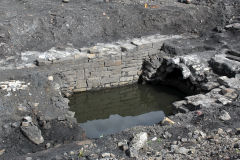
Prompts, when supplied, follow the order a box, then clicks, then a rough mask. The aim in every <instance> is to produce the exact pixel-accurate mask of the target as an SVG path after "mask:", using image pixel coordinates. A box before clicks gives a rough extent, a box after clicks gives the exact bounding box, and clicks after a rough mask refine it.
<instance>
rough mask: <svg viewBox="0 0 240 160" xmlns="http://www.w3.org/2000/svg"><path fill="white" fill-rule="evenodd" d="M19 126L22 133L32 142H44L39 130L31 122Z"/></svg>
mask: <svg viewBox="0 0 240 160" xmlns="http://www.w3.org/2000/svg"><path fill="white" fill-rule="evenodd" d="M20 128H21V131H22V132H23V134H24V135H25V136H26V137H27V138H28V139H29V140H31V141H32V142H33V143H35V144H41V143H43V142H44V139H43V137H42V133H41V130H40V129H39V128H38V127H37V126H36V125H34V124H33V123H29V125H28V126H21V127H20Z"/></svg>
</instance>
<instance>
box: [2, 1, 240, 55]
mask: <svg viewBox="0 0 240 160" xmlns="http://www.w3.org/2000/svg"><path fill="white" fill-rule="evenodd" d="M0 3H1V4H0V8H1V10H0V13H1V14H0V20H1V21H0V35H1V39H0V41H1V42H3V43H6V45H7V46H5V45H3V46H2V47H1V55H2V54H3V53H8V52H10V53H11V52H19V51H28V50H40V51H45V50H47V49H49V48H51V47H53V46H59V47H63V46H65V45H67V44H69V43H70V44H73V45H74V47H76V48H78V47H83V46H86V45H93V44H95V43H97V42H110V41H114V40H117V39H126V38H132V37H140V36H143V35H150V34H154V33H161V34H172V33H174V34H177V33H186V32H192V33H205V32H208V31H210V30H212V29H213V28H214V27H215V26H220V27H223V26H224V25H225V23H226V22H227V21H228V20H229V19H231V18H232V17H233V16H234V9H235V7H236V9H237V7H238V6H237V5H239V4H238V2H237V1H236V2H234V1H233V2H227V3H230V5H227V6H226V5H224V3H223V2H221V1H215V2H214V3H202V2H199V4H198V2H196V3H197V4H194V5H186V4H183V3H178V2H176V1H175V0H161V1H160V0H158V1H153V2H151V3H150V4H153V6H156V7H152V8H151V5H150V6H149V7H148V8H144V3H140V1H137V0H136V1H127V0H126V1H122V2H119V1H113V2H110V3H105V2H103V0H87V1H86V0H83V1H79V0H71V1H70V2H69V3H62V2H61V0H51V1H50V0H47V1H46V0H39V1H36V0H11V1H9V0H1V2H0ZM232 12H233V13H232ZM4 46H5V47H6V48H4Z"/></svg>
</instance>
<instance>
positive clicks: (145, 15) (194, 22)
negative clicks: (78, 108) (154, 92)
mask: <svg viewBox="0 0 240 160" xmlns="http://www.w3.org/2000/svg"><path fill="white" fill-rule="evenodd" d="M239 41H240V3H239V0H231V1H229V0H191V1H188V0H180V1H177V0H151V1H147V0H146V1H140V0H70V1H68V0H64V2H63V1H61V0H0V159H3V160H10V159H16V160H21V159H23V160H35V159H36V160H45V159H46V160H48V159H49V160H53V159H55V160H60V159H84V160H86V159H88V160H91V159H102V160H107V159H110V160H113V159H149V160H150V159H157V160H158V159H194V160H196V159H239V158H240V99H239V93H240V44H239ZM138 80H139V82H141V83H149V84H152V85H154V84H163V85H169V86H171V87H176V88H178V89H180V90H181V91H183V92H185V93H190V95H192V96H186V97H185V98H184V99H183V100H181V101H177V102H174V103H173V104H172V107H173V108H172V109H174V113H175V114H174V115H172V116H169V117H164V120H163V121H161V120H162V118H161V119H159V121H161V122H160V123H157V124H154V125H151V126H137V127H133V128H129V129H125V130H124V131H122V132H119V133H116V134H113V135H108V136H103V137H102V136H101V138H99V139H87V138H86V134H85V132H84V130H83V129H82V128H81V127H80V125H79V123H77V121H76V118H75V115H74V114H75V113H74V112H72V111H70V110H69V105H68V103H69V99H68V97H69V96H70V95H71V94H72V93H73V92H77V91H87V90H91V89H101V88H107V87H113V86H121V85H126V84H132V83H135V82H137V81H138ZM154 87H157V86H154ZM145 98H147V97H145ZM139 112H140V111H139Z"/></svg>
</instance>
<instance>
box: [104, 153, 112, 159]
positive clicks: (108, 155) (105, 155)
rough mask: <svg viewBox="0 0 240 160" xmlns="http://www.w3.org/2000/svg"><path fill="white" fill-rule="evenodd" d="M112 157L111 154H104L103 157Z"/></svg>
mask: <svg viewBox="0 0 240 160" xmlns="http://www.w3.org/2000/svg"><path fill="white" fill-rule="evenodd" d="M110 156H111V154H110V153H103V154H102V157H103V158H105V157H110Z"/></svg>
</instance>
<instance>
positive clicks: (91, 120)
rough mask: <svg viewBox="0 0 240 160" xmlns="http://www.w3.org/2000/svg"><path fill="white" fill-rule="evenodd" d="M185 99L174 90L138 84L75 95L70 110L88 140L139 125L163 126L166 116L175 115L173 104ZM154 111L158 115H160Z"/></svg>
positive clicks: (71, 99)
mask: <svg viewBox="0 0 240 160" xmlns="http://www.w3.org/2000/svg"><path fill="white" fill-rule="evenodd" d="M183 97H184V95H183V94H182V93H181V92H179V91H178V90H175V89H173V88H169V87H165V86H151V85H137V84H136V85H131V86H125V87H119V88H112V89H104V90H99V91H90V92H83V93H79V94H74V95H73V96H72V97H71V98H70V109H71V110H72V111H74V112H76V114H75V117H76V118H77V121H78V122H79V123H81V125H82V127H83V128H85V129H86V131H87V136H88V137H92V136H93V137H95V136H98V137H99V134H104V135H105V134H111V133H116V132H118V131H121V130H123V129H125V128H128V127H132V126H135V125H148V124H147V123H149V124H153V122H154V123H156V122H159V121H160V120H161V118H162V116H163V113H165V114H166V115H168V114H170V113H171V112H172V107H171V104H172V102H174V101H177V100H180V99H181V98H183ZM153 111H157V112H156V114H155V113H153ZM149 112H150V113H149ZM157 115H158V117H159V118H158V121H157V118H156V117H157ZM134 116H135V117H134ZM148 116H150V117H148ZM151 116H153V117H151ZM155 116H156V117H155ZM151 118H153V119H151ZM155 118H156V119H155ZM123 122H124V123H123Z"/></svg>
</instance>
